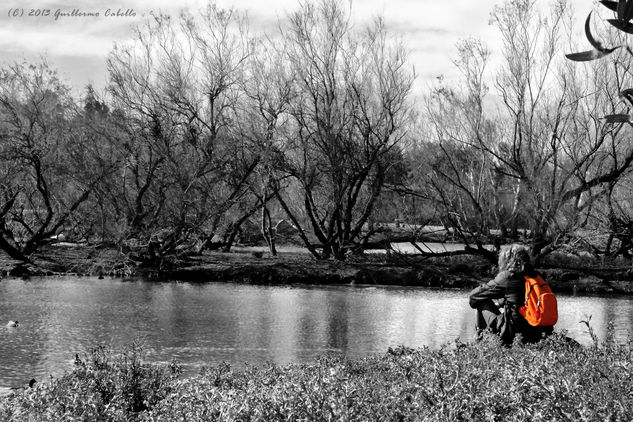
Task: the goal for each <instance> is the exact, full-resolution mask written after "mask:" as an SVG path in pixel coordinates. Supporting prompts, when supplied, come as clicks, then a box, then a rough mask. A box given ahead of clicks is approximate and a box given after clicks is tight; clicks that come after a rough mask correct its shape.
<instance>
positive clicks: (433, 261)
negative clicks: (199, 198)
mask: <svg viewBox="0 0 633 422" xmlns="http://www.w3.org/2000/svg"><path fill="white" fill-rule="evenodd" d="M585 261H586V260H585ZM557 262H558V263H560V262H561V260H560V259H552V260H550V262H549V263H545V265H544V266H542V267H540V268H539V271H540V272H541V273H542V274H543V275H544V276H545V278H546V279H547V280H548V282H549V283H550V284H551V286H552V289H554V291H555V292H561V293H578V294H626V295H631V294H633V271H631V268H630V267H628V266H622V265H620V266H614V265H612V266H604V265H597V264H596V263H592V262H587V263H588V264H589V265H584V266H581V265H577V264H578V263H575V264H576V265H573V264H574V262H573V261H572V262H571V264H572V265H571V266H570V262H566V263H564V264H565V265H564V266H563V265H558V266H555V265H552V264H556V263H557ZM0 271H2V274H4V275H5V276H14V277H29V276H46V275H64V274H68V275H79V276H115V277H145V278H148V279H152V280H157V281H163V280H177V281H188V282H200V283H202V282H211V281H222V282H236V283H248V284H262V285H293V284H304V285H315V284H316V285H354V284H359V285H360V284H362V285H385V286H420V287H434V288H457V289H471V288H473V287H475V286H477V285H478V284H480V283H483V282H486V281H487V280H490V279H491V278H492V277H494V273H495V267H494V266H493V265H492V264H491V263H489V262H488V261H486V260H485V259H483V258H481V257H477V256H459V257H450V258H426V259H420V258H414V257H406V256H405V257H402V256H399V257H394V256H388V255H384V254H382V255H365V256H362V257H354V258H352V259H350V261H349V262H338V261H333V260H332V261H317V260H314V259H313V258H312V257H311V256H310V255H309V254H306V253H303V252H297V251H294V250H293V251H291V252H283V251H282V252H281V253H280V254H279V256H277V257H269V256H267V254H265V253H261V251H260V250H254V249H253V248H237V249H236V250H235V251H234V252H229V253H222V252H207V253H204V254H202V255H199V256H191V257H185V258H183V257H181V258H178V259H171V260H168V261H164V262H162V263H161V266H160V268H156V267H149V266H146V265H143V263H141V262H136V261H134V260H132V259H130V258H129V257H128V256H126V255H124V254H122V253H121V252H120V251H117V250H116V249H114V248H97V247H89V246H74V247H61V246H56V247H50V248H48V249H47V250H45V251H43V252H42V253H41V254H39V255H38V256H37V257H35V258H34V259H33V262H32V263H29V264H23V263H20V262H17V261H13V260H11V259H10V258H8V257H6V256H0Z"/></svg>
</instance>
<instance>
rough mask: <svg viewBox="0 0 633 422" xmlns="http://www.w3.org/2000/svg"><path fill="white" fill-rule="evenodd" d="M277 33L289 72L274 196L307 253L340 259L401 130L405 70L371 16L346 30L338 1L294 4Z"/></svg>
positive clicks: (360, 226) (396, 48) (360, 229)
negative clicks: (283, 168) (284, 175)
mask: <svg viewBox="0 0 633 422" xmlns="http://www.w3.org/2000/svg"><path fill="white" fill-rule="evenodd" d="M282 35H283V37H284V39H285V41H286V44H285V46H286V49H287V54H286V57H287V60H289V61H290V64H291V66H292V69H293V72H294V78H293V81H292V82H293V85H292V88H293V93H294V95H293V97H292V99H291V103H290V109H289V115H290V116H291V125H292V126H291V129H290V130H289V132H288V136H287V139H286V142H285V146H284V148H283V150H284V152H285V154H286V161H285V163H286V165H287V171H288V174H289V175H290V176H292V180H291V181H289V182H287V189H284V193H283V194H282V193H281V191H279V194H278V196H277V199H278V201H279V203H280V205H281V206H282V207H283V209H284V210H285V211H286V213H287V215H288V217H289V218H290V220H291V221H292V222H293V224H294V225H295V226H296V227H297V228H298V230H299V233H300V236H301V237H302V239H303V241H304V243H305V244H306V246H307V248H308V249H309V250H310V252H311V253H312V254H313V255H314V256H315V257H317V258H328V257H330V256H334V257H335V258H336V259H343V258H344V257H345V255H346V253H347V252H348V251H349V250H350V249H353V248H355V247H357V246H358V245H359V243H360V241H361V239H362V238H363V236H365V235H366V233H365V232H364V225H365V223H366V222H367V221H368V219H369V217H370V215H371V213H372V211H373V209H374V206H375V203H376V200H377V199H378V198H379V196H380V193H381V191H382V188H383V185H384V183H385V175H386V173H387V171H388V169H389V167H390V166H391V165H392V163H391V162H390V161H389V157H390V155H389V152H390V151H391V150H392V149H393V148H394V146H396V145H398V143H400V142H402V140H403V139H404V138H405V136H406V134H407V126H408V124H409V118H410V112H411V102H410V100H409V94H410V91H411V85H412V82H413V78H414V75H413V72H412V70H411V69H410V68H409V67H408V66H407V54H406V51H405V50H404V48H403V47H402V46H401V45H399V44H397V43H392V42H390V41H388V33H387V31H386V28H385V25H384V23H383V22H382V21H381V20H380V19H378V20H375V21H374V22H372V23H371V24H370V25H368V26H367V27H366V28H364V30H363V31H357V30H354V28H353V26H352V24H351V19H350V14H349V10H347V9H345V6H344V4H343V3H342V2H339V1H335V0H323V1H320V2H318V3H304V4H301V6H300V9H299V10H298V11H297V12H295V13H293V14H292V15H291V16H290V19H289V24H288V27H287V29H285V30H283V34H282ZM313 239H316V241H317V242H318V245H319V248H320V251H318V250H317V248H316V247H315V244H314V240H313Z"/></svg>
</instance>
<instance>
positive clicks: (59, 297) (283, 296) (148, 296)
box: [0, 277, 633, 386]
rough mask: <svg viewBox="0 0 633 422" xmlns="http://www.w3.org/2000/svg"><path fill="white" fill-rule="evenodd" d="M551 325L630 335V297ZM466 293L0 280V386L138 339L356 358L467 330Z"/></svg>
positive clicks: (198, 361)
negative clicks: (610, 328) (586, 322)
mask: <svg viewBox="0 0 633 422" xmlns="http://www.w3.org/2000/svg"><path fill="white" fill-rule="evenodd" d="M559 304H560V309H559V311H560V320H559V324H558V325H557V328H558V329H567V330H568V331H569V334H570V336H572V337H574V338H576V339H577V340H578V341H580V342H581V343H585V344H588V343H590V342H591V339H590V337H589V335H588V334H587V332H586V329H585V327H584V326H583V325H582V324H579V321H580V320H582V319H586V318H587V317H588V316H589V315H591V325H592V326H593V328H594V330H595V331H596V333H597V335H598V336H599V338H600V339H604V336H605V333H606V329H607V325H608V323H609V322H612V323H613V324H614V327H615V334H616V338H617V339H618V341H627V340H628V339H629V338H630V337H631V331H632V326H633V306H632V305H633V301H632V300H631V299H629V298H615V297H611V298H600V297H571V296H559ZM473 317H474V311H472V310H471V309H470V308H468V305H467V301H466V292H459V291H441V290H428V289H415V288H376V287H351V286H345V287H308V288H292V287H259V286H245V285H232V284H221V283H212V284H202V285H197V284H189V283H148V282H144V281H121V280H97V279H93V278H81V279H79V278H71V277H64V278H48V279H31V280H27V281H24V280H13V279H9V280H2V281H1V282H0V322H1V323H2V324H1V325H2V326H4V324H5V323H6V322H7V321H8V320H10V319H18V320H19V321H20V327H19V328H18V329H17V330H15V329H14V330H8V329H6V328H4V327H2V329H0V386H12V385H18V384H23V383H24V382H25V380H29V379H30V378H31V377H33V376H34V377H36V378H38V379H42V378H45V377H47V376H48V375H49V374H53V375H60V374H61V373H62V372H63V371H64V370H66V369H68V368H70V367H71V364H72V359H73V358H74V356H75V353H85V352H86V351H87V350H88V349H89V348H90V347H92V346H94V345H96V344H108V345H111V346H112V347H114V348H119V347H123V346H126V345H129V344H131V343H132V342H133V341H135V340H136V339H139V338H142V339H144V340H143V341H144V343H145V345H146V349H147V351H148V353H149V358H150V359H152V360H154V361H168V360H170V359H172V358H175V359H177V360H179V361H180V362H182V363H184V364H185V369H186V370H187V371H188V373H193V372H196V371H197V370H198V369H199V368H200V367H201V366H203V365H209V364H213V363H217V362H220V361H223V360H227V361H230V362H233V363H242V362H244V361H250V362H254V363H261V362H263V361H266V360H272V361H275V362H277V363H280V364H285V363H290V362H303V361H308V360H311V359H313V358H314V357H315V356H317V355H319V354H322V353H324V352H334V353H341V354H345V355H346V356H349V357H360V356H364V355H367V354H371V353H383V352H384V351H385V350H386V349H387V348H388V347H389V346H396V345H399V344H404V345H407V346H411V347H422V346H428V347H431V348H437V347H439V346H440V345H442V344H445V343H447V342H450V341H452V340H454V339H456V338H461V339H462V340H464V341H466V340H468V339H470V338H472V336H473V335H474V324H473Z"/></svg>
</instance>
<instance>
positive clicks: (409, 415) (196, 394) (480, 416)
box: [0, 335, 633, 421]
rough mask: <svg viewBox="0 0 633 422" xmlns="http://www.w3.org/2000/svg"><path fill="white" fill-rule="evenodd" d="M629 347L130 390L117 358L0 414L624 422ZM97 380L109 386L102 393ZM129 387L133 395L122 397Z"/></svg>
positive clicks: (224, 368) (330, 359)
mask: <svg viewBox="0 0 633 422" xmlns="http://www.w3.org/2000/svg"><path fill="white" fill-rule="evenodd" d="M632 350H633V348H632V347H631V345H626V346H621V345H615V344H613V343H612V342H607V343H606V344H604V345H601V346H598V345H597V344H595V345H594V346H593V347H581V346H578V345H577V344H575V343H570V342H568V341H566V340H565V338H564V336H561V335H554V336H552V337H551V338H550V339H548V340H545V341H543V342H541V343H540V344H537V345H529V346H523V345H520V344H515V346H514V347H512V348H509V349H508V348H503V347H501V346H500V345H499V344H498V342H497V340H496V338H493V337H486V338H484V340H483V341H481V342H479V343H474V344H464V343H460V342H457V343H455V344H454V345H450V346H447V347H445V348H442V349H440V350H430V349H420V350H410V349H406V348H398V349H396V350H390V352H389V353H387V354H385V355H382V356H374V357H370V358H366V359H360V360H352V361H348V360H344V359H341V358H339V357H334V356H324V357H322V358H320V359H319V360H317V361H316V362H315V363H312V364H307V365H291V366H285V367H280V366H276V365H272V364H271V365H267V366H265V367H262V368H254V367H246V369H234V368H232V367H230V366H229V365H227V364H223V365H219V366H217V367H214V368H212V369H209V370H206V371H204V372H203V373H201V374H200V375H199V376H196V377H192V378H188V379H180V380H178V379H176V378H174V376H173V374H174V371H173V370H170V369H169V368H164V367H163V368H156V367H154V369H150V368H152V367H144V368H145V370H144V371H140V372H139V371H138V366H137V369H136V370H132V369H131V368H129V370H130V371H131V372H132V373H134V372H135V371H136V372H137V373H138V374H139V376H140V377H141V379H139V380H137V381H136V383H131V382H129V377H128V376H127V375H126V374H128V373H129V372H127V371H126V370H124V368H125V367H126V365H128V366H129V365H130V362H128V363H127V364H126V363H125V362H123V361H118V363H117V364H116V365H114V366H113V367H112V368H110V369H104V372H102V373H101V374H100V378H101V379H102V380H101V381H97V380H96V377H94V376H88V375H87V373H90V371H93V370H94V369H85V368H83V367H78V368H75V370H74V371H73V372H71V373H70V374H68V375H66V376H65V377H62V378H60V379H59V380H54V381H52V382H51V383H50V384H48V385H42V386H39V387H37V388H36V389H35V390H33V391H27V392H25V393H22V394H21V395H14V396H12V397H8V398H6V399H4V400H3V401H2V402H1V403H0V419H2V420H130V419H137V420H148V421H201V420H222V421H238V420H239V421H251V420H252V421H282V420H283V421H288V420H291V421H293V420H333V421H339V420H340V421H367V420H380V421H383V420H398V421H407V420H411V421H413V420H431V421H458V420H482V421H483V420H488V421H531V420H534V421H544V420H548V421H554V420H573V421H596V420H600V421H602V420H609V421H625V420H627V421H628V420H630V418H631V415H633V391H632V390H631V384H630V379H631V369H632V368H633V360H632ZM105 359H106V360H107V359H108V358H107V357H106V358H105ZM136 365H138V362H137V363H136ZM91 366H92V363H90V362H87V363H86V367H87V368H91ZM125 380H128V381H125ZM99 383H101V387H100V386H99ZM104 383H105V384H108V383H113V384H114V385H115V386H116V387H112V388H105V389H104V388H103V386H102V385H103V384H104ZM130 385H133V386H135V387H133V388H130ZM123 386H127V388H126V387H123ZM138 386H141V387H142V388H138V390H140V391H143V392H144V393H143V394H145V395H144V396H143V399H142V400H140V398H135V396H134V394H132V392H133V391H137V387H138ZM104 390H105V391H108V392H111V393H113V394H114V395H112V396H110V397H106V398H105V399H104V397H103V396H101V397H100V396H99V393H98V391H104ZM106 402H107V403H109V404H106ZM133 403H144V404H143V405H142V406H140V407H138V406H137V407H134V406H132V404H133ZM88 407H90V411H88V410H87V409H88ZM111 407H113V408H114V409H115V410H111Z"/></svg>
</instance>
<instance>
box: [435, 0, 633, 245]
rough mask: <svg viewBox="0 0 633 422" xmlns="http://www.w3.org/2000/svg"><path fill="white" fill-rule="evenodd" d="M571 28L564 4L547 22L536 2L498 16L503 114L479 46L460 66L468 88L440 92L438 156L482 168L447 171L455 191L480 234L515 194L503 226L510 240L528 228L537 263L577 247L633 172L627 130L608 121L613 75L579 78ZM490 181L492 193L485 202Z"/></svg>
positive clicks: (509, 6) (602, 70) (603, 69)
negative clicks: (570, 47) (612, 190)
mask: <svg viewBox="0 0 633 422" xmlns="http://www.w3.org/2000/svg"><path fill="white" fill-rule="evenodd" d="M569 19H570V15H569V13H568V8H567V5H566V3H565V2H558V3H556V4H555V5H554V6H553V8H552V10H551V11H550V12H549V14H548V15H547V16H545V15H544V14H542V13H541V12H539V11H538V9H537V8H536V6H535V3H534V1H530V0H521V1H511V2H507V3H505V4H504V5H503V6H500V7H498V8H497V9H495V11H494V13H493V22H494V23H495V25H496V26H497V27H498V29H499V31H500V34H501V38H502V41H503V63H502V66H501V69H500V71H499V73H498V75H497V77H496V79H495V82H494V91H492V92H493V93H494V94H496V95H498V98H499V99H500V103H499V104H498V106H497V110H498V111H495V107H486V105H485V98H486V94H487V92H486V90H485V89H483V88H484V87H485V84H484V83H483V80H484V79H483V78H482V77H481V76H479V75H482V74H483V71H484V69H485V66H484V65H485V59H486V54H485V50H482V49H481V48H480V47H479V44H477V43H475V44H470V46H469V45H468V44H466V45H465V46H466V47H467V48H465V49H462V51H461V53H462V58H461V59H460V60H458V62H457V64H458V66H459V67H460V69H462V71H463V74H464V75H465V80H466V83H465V84H464V86H465V89H464V90H450V89H442V90H438V91H437V92H436V95H437V97H436V102H435V104H434V106H435V110H434V114H433V116H434V119H435V121H436V124H435V128H436V134H437V137H438V141H439V148H446V147H445V145H450V149H446V151H445V152H443V155H444V156H445V157H447V158H448V157H449V156H454V155H453V154H454V152H453V151H454V150H455V148H457V149H460V150H463V151H464V153H465V154H468V155H469V156H470V157H471V158H472V159H474V160H472V161H471V162H470V165H473V164H475V166H476V167H478V168H479V170H478V171H476V172H475V173H472V170H469V169H468V168H469V166H466V167H462V168H459V167H450V166H452V165H454V164H456V162H455V161H452V162H451V164H450V165H448V166H446V165H445V166H444V167H443V168H444V169H445V173H444V176H446V177H445V178H446V179H447V180H448V185H449V186H452V188H453V189H457V190H458V191H461V197H463V198H466V199H467V201H468V203H469V206H470V207H472V208H474V209H475V210H476V213H475V215H480V216H481V218H479V220H478V222H477V224H476V226H479V227H480V228H481V230H480V231H481V232H486V231H487V229H486V225H489V224H490V222H491V220H492V221H495V219H492V218H491V217H492V213H491V210H492V209H498V208H499V205H500V202H501V201H500V199H502V198H501V197H500V194H504V195H506V198H505V203H506V206H505V207H506V209H507V212H506V213H505V214H504V215H498V216H497V218H496V220H497V221H496V224H497V225H498V227H500V228H502V230H503V232H504V234H505V235H510V236H511V237H513V236H516V234H517V229H518V228H519V227H521V228H523V229H524V230H526V231H527V232H528V233H529V234H530V238H531V242H532V245H533V248H534V253H535V254H539V253H546V252H547V251H549V250H551V249H553V248H556V247H558V246H560V245H561V244H564V243H565V242H568V241H569V239H570V237H572V236H573V235H574V233H576V231H577V229H579V228H581V227H584V226H585V225H586V224H587V223H588V221H589V220H588V216H589V215H590V213H591V212H592V210H593V209H594V207H595V204H596V201H597V200H598V199H600V198H604V195H605V194H606V192H607V191H608V186H609V184H611V183H614V182H617V181H618V180H619V179H620V178H621V177H622V176H623V175H625V174H626V173H627V172H629V171H630V169H631V161H632V159H633V149H632V148H631V147H630V146H629V145H627V143H626V142H625V138H624V137H623V135H624V134H625V133H624V131H623V128H622V126H621V125H620V126H618V127H613V126H605V125H604V124H603V122H602V121H601V120H600V118H601V116H603V115H604V114H607V113H608V112H609V111H611V110H613V109H614V108H615V107H616V106H617V101H615V99H614V98H613V96H612V95H611V94H610V92H612V86H610V82H609V80H610V78H609V77H608V75H609V74H610V72H612V69H611V68H609V67H607V66H600V65H596V66H593V67H590V68H585V71H583V72H579V70H578V69H577V68H574V67H572V66H570V62H565V61H564V58H563V57H562V55H561V54H560V51H561V43H562V40H563V39H564V38H565V36H566V25H567V23H568V22H569ZM464 55H465V56H464ZM464 57H465V58H464ZM458 156H459V155H458ZM449 161H450V160H449ZM469 174H475V175H476V177H474V178H473V177H469V176H468V175H469ZM473 180H479V181H480V182H479V183H478V184H475V185H474V184H472V183H471V182H472V181H473ZM481 181H483V185H486V184H487V185H488V187H487V188H486V189H485V190H484V192H486V194H485V195H483V196H480V195H479V192H481V191H480V190H479V187H480V186H482V184H481ZM443 192H444V193H445V194H446V193H448V192H449V191H446V190H445V189H444V190H443ZM457 208H458V209H461V210H464V211H465V212H468V208H460V207H457ZM471 227H473V226H471ZM506 229H508V230H509V231H508V230H506ZM471 231H475V232H476V231H477V230H471Z"/></svg>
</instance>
